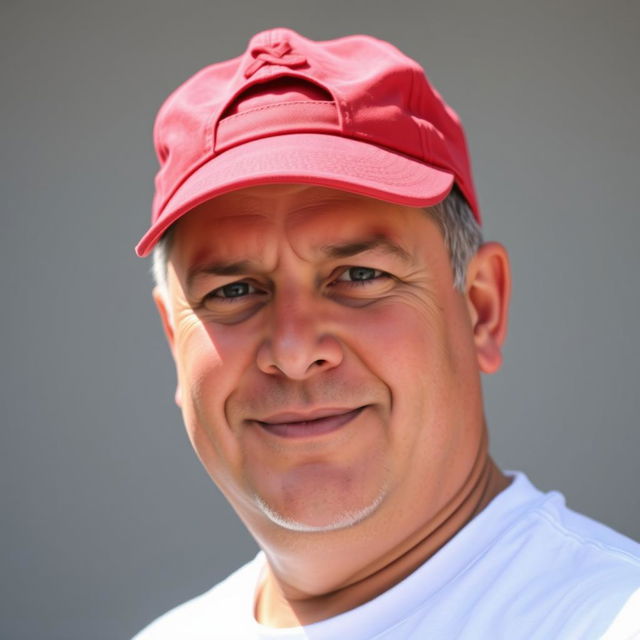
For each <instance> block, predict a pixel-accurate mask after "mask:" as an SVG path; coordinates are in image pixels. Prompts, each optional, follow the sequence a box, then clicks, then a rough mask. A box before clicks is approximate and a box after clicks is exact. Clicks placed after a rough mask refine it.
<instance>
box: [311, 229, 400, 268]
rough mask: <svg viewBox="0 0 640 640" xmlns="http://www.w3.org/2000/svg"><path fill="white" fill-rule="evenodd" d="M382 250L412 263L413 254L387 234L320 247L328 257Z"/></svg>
mask: <svg viewBox="0 0 640 640" xmlns="http://www.w3.org/2000/svg"><path fill="white" fill-rule="evenodd" d="M376 249H380V250H382V251H383V252H384V253H389V254H391V255H394V256H396V257H398V258H400V259H401V260H402V261H403V262H407V263H411V262H413V258H412V256H411V254H410V253H409V252H408V251H406V250H405V249H403V248H402V247H401V246H400V245H399V244H396V243H395V242H393V241H392V240H391V239H390V238H389V237H387V236H386V235H375V236H372V237H371V238H368V239H366V240H361V241H358V242H345V243H344V244H327V245H323V246H321V247H320V252H321V253H323V254H324V255H325V256H327V257H328V258H351V257H352V256H356V255H358V254H360V253H364V252H366V251H374V250H376Z"/></svg>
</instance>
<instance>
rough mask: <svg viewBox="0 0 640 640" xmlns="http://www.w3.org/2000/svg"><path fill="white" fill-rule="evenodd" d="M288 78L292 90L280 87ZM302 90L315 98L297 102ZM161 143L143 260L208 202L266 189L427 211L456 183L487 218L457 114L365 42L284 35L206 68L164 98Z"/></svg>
mask: <svg viewBox="0 0 640 640" xmlns="http://www.w3.org/2000/svg"><path fill="white" fill-rule="evenodd" d="M284 78H287V79H290V80H291V86H292V87H293V90H291V91H289V90H287V91H280V90H274V82H276V81H278V80H279V79H284ZM282 83H283V84H287V82H286V81H285V80H282ZM296 83H297V84H296ZM304 83H306V84H307V85H308V86H314V87H316V88H317V89H318V91H319V92H320V93H321V94H323V95H321V96H320V99H318V96H316V95H312V94H313V92H312V94H306V93H305V92H302V95H301V96H299V97H298V96H297V95H296V91H297V89H299V88H300V86H302V85H303V84H304ZM296 87H297V89H296ZM325 97H326V98H329V97H331V98H332V100H329V99H326V100H325V99H324V98H325ZM305 136H311V137H310V138H309V137H305ZM154 140H155V145H156V150H157V154H158V159H159V161H160V165H161V166H160V170H159V172H158V175H157V176H156V193H155V197H154V204H153V211H152V226H151V228H150V230H149V231H148V232H147V234H145V240H144V241H142V242H141V243H140V245H139V247H138V248H139V249H140V247H143V249H142V250H143V251H145V252H146V251H148V250H149V249H150V247H151V244H149V243H152V241H151V240H150V238H153V239H154V240H153V241H155V239H156V238H157V237H158V236H159V234H160V233H161V232H162V230H164V229H165V228H166V225H167V224H171V223H172V222H173V221H175V220H177V218H178V217H179V216H180V215H183V214H184V213H185V212H186V211H188V210H189V208H193V207H194V206H197V204H198V203H200V202H202V201H203V199H207V198H210V197H215V196H216V195H219V194H221V193H223V192H227V191H229V190H231V189H237V188H241V187H242V186H249V184H264V183H268V182H291V181H300V182H307V183H313V184H324V185H326V186H336V187H338V188H344V189H345V190H348V191H353V192H355V193H363V194H366V195H370V196H371V197H379V198H382V199H388V200H390V201H392V202H398V203H404V204H410V203H413V204H414V205H415V206H426V205H428V204H433V203H435V202H437V201H438V200H434V198H440V199H441V198H443V197H445V196H446V193H448V190H449V189H450V187H451V182H452V179H453V178H454V179H455V181H456V182H457V183H458V185H459V187H460V189H461V190H462V192H463V193H464V195H465V196H466V198H467V200H468V201H469V204H470V205H471V207H472V209H473V211H474V213H475V214H476V217H477V218H478V220H479V219H480V216H479V211H478V205H477V199H476V197H475V190H474V187H473V180H472V175H471V165H470V160H469V155H468V150H467V146H466V141H465V137H464V132H463V129H462V126H461V124H460V120H459V118H458V117H457V115H456V113H455V112H454V111H453V110H452V109H451V108H450V107H448V105H446V103H445V102H444V101H443V100H442V98H441V97H440V95H439V94H438V92H437V91H435V89H433V87H432V86H431V85H430V83H429V81H428V78H427V77H426V75H425V74H424V72H423V70H422V69H421V67H420V66H419V65H418V63H417V62H415V61H414V60H412V59H411V58H408V57H407V56H405V55H404V54H403V53H402V52H401V51H399V50H398V49H397V48H396V47H394V46H393V45H391V44H389V43H387V42H384V41H382V40H378V39H376V38H372V37H370V36H363V35H359V36H347V37H344V38H339V39H337V40H330V41H324V42H314V41H312V40H309V39H307V38H304V37H303V36H301V35H299V34H297V33H295V32H294V31H291V30H290V29H284V28H279V29H272V30H269V31H265V32H262V33H259V34H257V35H256V36H254V37H253V38H252V39H251V41H250V42H249V45H248V47H247V49H246V51H245V53H244V54H243V55H242V56H239V57H237V58H234V59H232V60H229V61H226V62H223V63H219V64H214V65H210V66H209V67H206V68H205V69H203V70H202V71H200V72H198V73H197V74H195V75H194V76H193V77H192V78H190V79H189V80H187V82H185V83H184V84H183V85H181V86H180V87H179V88H178V89H177V90H176V91H175V92H174V93H173V94H172V95H171V96H170V97H169V98H168V99H167V101H166V102H165V103H164V105H163V106H162V108H161V109H160V112H159V115H158V118H157V121H156V125H155V129H154ZM294 144H300V145H302V146H300V147H299V148H295V147H294V146H293V145H294ZM310 145H313V146H310ZM285 148H286V155H283V154H282V153H280V154H278V153H274V150H280V151H283V150H284V149H285ZM258 153H260V154H262V156H261V157H259V156H258V155H257V154H258ZM243 154H246V158H245V160H244V161H243V159H242V158H243ZM294 160H295V163H297V164H296V165H294V164H292V162H293V161H294ZM376 163H377V164H376ZM391 167H393V170H390V168H391ZM234 171H236V172H237V173H234ZM409 176H412V178H409ZM443 176H444V179H443ZM452 177H453V178H452ZM208 181H210V182H208ZM443 185H444V186H443ZM445 187H446V188H445ZM167 221H169V222H167Z"/></svg>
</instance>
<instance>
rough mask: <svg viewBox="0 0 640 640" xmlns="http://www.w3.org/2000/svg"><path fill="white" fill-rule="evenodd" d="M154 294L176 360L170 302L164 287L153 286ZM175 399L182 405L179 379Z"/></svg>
mask: <svg viewBox="0 0 640 640" xmlns="http://www.w3.org/2000/svg"><path fill="white" fill-rule="evenodd" d="M152 296H153V301H154V302H155V303H156V307H157V309H158V313H159V314H160V320H161V321H162V328H163V329H164V334H165V336H166V337H167V342H168V343H169V349H171V355H172V356H173V360H174V361H175V359H176V353H175V342H174V329H173V320H172V318H171V311H170V310H169V302H168V300H167V299H166V296H165V294H164V293H163V291H162V289H160V287H154V288H153V293H152ZM175 401H176V404H177V405H178V406H179V407H182V393H181V391H180V382H179V381H178V383H177V385H176V395H175Z"/></svg>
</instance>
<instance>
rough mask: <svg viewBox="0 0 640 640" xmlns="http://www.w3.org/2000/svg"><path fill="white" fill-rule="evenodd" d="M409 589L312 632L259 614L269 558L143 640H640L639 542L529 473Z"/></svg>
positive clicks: (407, 584) (160, 622)
mask: <svg viewBox="0 0 640 640" xmlns="http://www.w3.org/2000/svg"><path fill="white" fill-rule="evenodd" d="M509 475H512V476H514V480H513V482H512V483H511V485H510V486H509V487H508V488H507V489H505V490H504V491H503V492H502V493H500V494H498V496H496V497H495V498H494V499H493V500H492V501H491V503H490V504H489V505H488V506H487V507H486V508H485V509H484V510H483V511H482V512H481V513H480V514H478V515H477V516H476V517H475V518H474V519H473V520H472V521H471V522H469V523H468V524H467V525H466V526H465V527H463V528H462V529H461V530H460V531H459V532H458V533H457V534H456V535H455V536H454V537H453V538H452V539H451V540H449V542H448V543H447V544H446V545H445V546H444V547H442V548H441V549H440V550H439V551H438V552H437V553H436V554H435V555H434V556H432V557H431V558H430V559H429V560H428V561H427V562H425V564H423V565H422V566H421V567H420V568H419V569H417V570H416V571H415V572H414V573H412V574H411V575H409V576H408V577H407V578H405V579H404V580H403V581H402V582H401V583H399V584H397V585H396V586H394V587H393V588H391V589H389V591H386V592H385V593H383V594H381V595H380V596H378V597H377V598H375V599H374V600H371V601H370V602H367V603H366V604H364V605H362V606H360V607H357V608H356V609H353V610H351V611H347V612H346V613H343V614H341V615H338V616H335V617H334V618H330V619H328V620H324V621H322V622H317V623H315V624H311V625H308V626H305V627H295V628H288V629H271V628H268V627H264V626H262V625H260V624H258V623H257V622H256V620H255V618H254V616H253V605H254V594H255V591H256V588H257V585H258V582H259V580H260V574H261V571H262V569H263V567H264V563H265V557H264V554H262V553H259V554H258V555H257V557H256V558H255V559H254V560H253V561H252V562H250V563H249V564H247V565H245V566H244V567H242V568H241V569H239V570H238V571H236V572H235V573H233V574H232V575H231V576H229V577H228V578H227V579H226V580H224V581H223V582H221V583H220V584H218V585H217V586H215V587H214V588H213V589H211V590H210V591H207V592H206V593H204V594H203V595H201V596H199V597H197V598H194V599H193V600H190V601H189V602H186V603H185V604H183V605H181V606H179V607H177V608H175V609H173V610H171V611H169V612H168V613H166V614H165V615H163V616H162V617H160V618H158V619H157V620H156V621H155V622H153V623H152V624H151V625H149V626H148V627H147V628H146V629H145V630H143V631H142V632H141V633H140V634H138V635H137V636H136V637H135V638H134V640H236V639H237V640H240V639H242V640H303V639H304V640H373V639H375V640H407V639H410V638H419V639H421V640H424V639H429V640H440V639H442V640H452V639H460V640H486V639H491V640H499V639H503V638H504V639H505V640H506V639H508V640H517V639H523V640H524V639H526V640H536V639H539V640H550V639H557V638H561V639H578V638H579V639H580V640H583V639H587V638H589V639H590V638H604V639H606V640H623V639H624V640H631V639H632V638H640V544H637V543H636V542H633V541H632V540H630V539H629V538H626V537H625V536H623V535H621V534H619V533H616V532H615V531H613V530H612V529H609V528H608V527H606V526H604V525H602V524H600V523H598V522H595V521H594V520H591V519H590V518H587V517H585V516H583V515H580V514H578V513H575V512H573V511H571V510H569V509H567V508H566V506H565V503H564V498H563V496H562V495H561V494H559V493H557V492H555V491H553V492H550V493H546V494H544V493H541V492H540V491H538V490H537V489H536V488H535V487H534V486H533V485H532V484H531V483H530V482H529V480H528V479H527V477H526V476H525V475H524V474H522V473H519V472H515V473H514V472H510V473H509Z"/></svg>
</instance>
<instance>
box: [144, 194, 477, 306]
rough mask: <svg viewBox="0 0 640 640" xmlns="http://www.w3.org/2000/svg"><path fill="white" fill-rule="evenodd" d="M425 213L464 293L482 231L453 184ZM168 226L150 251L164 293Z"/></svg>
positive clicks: (155, 273) (172, 228)
mask: <svg viewBox="0 0 640 640" xmlns="http://www.w3.org/2000/svg"><path fill="white" fill-rule="evenodd" d="M425 211H426V212H427V213H428V214H429V215H430V216H431V217H432V218H433V219H434V220H435V221H436V222H437V223H438V225H439V226H440V231H441V232H442V235H443V236H444V243H445V246H446V247H447V250H448V252H449V258H450V259H451V268H452V270H453V286H454V287H455V288H456V289H457V290H458V291H461V292H464V287H465V279H466V275H467V265H468V264H469V260H471V258H472V257H473V256H474V254H475V253H476V251H477V250H478V248H479V247H480V245H481V244H482V230H481V229H480V225H479V224H478V223H477V221H476V219H475V218H474V217H473V212H472V211H471V208H470V207H469V205H468V204H467V201H466V199H465V197H464V196H463V195H462V193H461V192H460V190H459V189H458V188H457V187H456V186H455V185H454V187H453V189H452V190H451V192H450V193H449V195H448V196H447V197H446V198H445V199H444V200H443V201H442V202H439V203H438V204H436V205H433V206H432V207H427V208H426V209H425ZM174 229H175V226H172V227H169V229H168V230H167V231H165V233H164V234H163V235H162V237H161V238H160V240H159V241H158V243H157V244H156V246H155V247H154V249H153V262H152V269H151V270H152V273H153V278H154V280H155V283H156V285H157V286H158V287H159V288H160V290H161V291H162V292H163V293H165V294H166V293H167V262H168V260H169V253H170V251H171V242H172V240H173V231H174Z"/></svg>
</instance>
